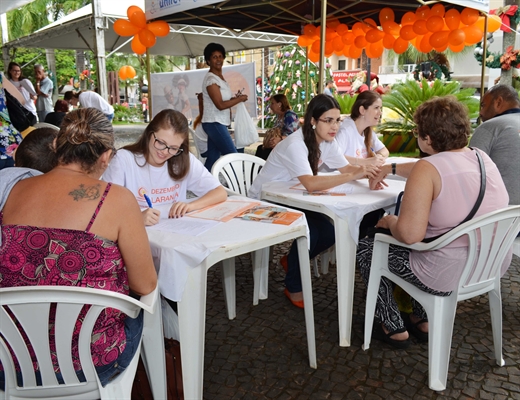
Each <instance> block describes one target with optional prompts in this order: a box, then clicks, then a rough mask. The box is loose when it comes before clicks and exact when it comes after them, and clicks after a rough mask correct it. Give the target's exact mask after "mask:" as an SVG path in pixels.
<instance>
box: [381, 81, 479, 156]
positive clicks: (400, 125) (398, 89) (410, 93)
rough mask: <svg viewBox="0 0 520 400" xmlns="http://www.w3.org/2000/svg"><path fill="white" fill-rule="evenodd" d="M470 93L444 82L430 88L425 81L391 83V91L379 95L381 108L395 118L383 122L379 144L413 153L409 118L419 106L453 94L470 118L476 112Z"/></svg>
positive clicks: (413, 123)
mask: <svg viewBox="0 0 520 400" xmlns="http://www.w3.org/2000/svg"><path fill="white" fill-rule="evenodd" d="M474 93H475V89H473V88H467V89H461V88H460V83H459V82H455V81H454V82H448V83H444V82H442V81H440V80H438V79H437V80H435V81H434V82H433V83H432V84H431V86H430V85H429V84H428V81H427V80H426V79H423V80H422V82H417V81H414V80H408V81H405V82H403V83H398V84H395V85H393V87H392V90H391V92H390V93H387V94H386V95H384V96H383V107H386V108H388V109H390V110H392V111H393V112H394V113H395V114H397V115H398V119H392V120H385V121H383V122H382V123H381V125H379V127H377V132H378V133H380V134H382V135H383V143H384V144H385V146H386V147H387V148H388V150H389V151H390V152H408V151H415V149H416V146H417V144H416V140H415V137H414V136H413V133H412V131H413V129H414V128H415V122H414V121H413V115H414V113H415V110H416V109H417V107H419V105H420V104H422V103H424V102H425V101H427V100H429V99H431V98H432V97H442V96H448V95H453V96H455V97H456V98H457V99H458V100H459V101H460V102H462V103H464V104H465V105H466V106H467V107H468V110H469V117H470V118H471V119H474V118H477V117H478V113H479V100H478V99H476V98H475V97H472V96H473V94H474ZM439 122H440V121H439ZM432 128H433V127H432Z"/></svg>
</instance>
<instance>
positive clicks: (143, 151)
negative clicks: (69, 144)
mask: <svg viewBox="0 0 520 400" xmlns="http://www.w3.org/2000/svg"><path fill="white" fill-rule="evenodd" d="M103 180H105V181H110V182H114V183H117V184H120V185H122V186H125V187H127V188H128V189H130V191H131V192H132V193H133V194H134V196H135V198H136V199H137V202H138V203H139V205H140V206H141V209H143V211H142V214H143V220H144V223H145V225H155V224H156V223H157V222H159V216H160V211H159V210H158V209H157V208H156V207H157V206H162V205H167V206H169V212H168V217H170V218H178V217H182V216H184V215H185V214H186V213H188V212H190V211H194V210H198V209H200V208H204V207H207V206H210V205H213V204H216V203H220V202H222V201H225V200H226V197H227V194H226V191H225V190H224V188H223V187H222V186H221V185H220V183H219V181H218V180H217V179H216V178H215V177H214V176H213V175H211V174H210V173H209V172H208V170H207V169H206V168H204V166H203V165H202V163H201V162H200V161H199V160H197V158H196V157H195V156H193V155H192V154H191V153H190V152H189V136H188V120H187V119H186V117H185V116H184V115H182V113H180V112H179V111H175V110H163V111H161V112H160V113H159V114H157V115H156V116H155V118H154V119H152V121H151V122H150V123H149V124H148V126H147V127H146V129H145V130H144V132H143V134H142V135H141V137H140V138H139V140H138V141H137V142H135V143H133V144H130V145H128V146H125V147H123V148H122V149H120V150H119V151H118V152H117V154H116V156H115V157H114V158H113V160H112V161H111V162H110V165H109V167H108V168H107V170H106V171H105V173H104V174H103ZM188 190H189V191H191V192H193V193H194V194H195V195H196V196H198V198H197V199H195V200H193V201H191V202H187V201H186V193H187V191H188Z"/></svg>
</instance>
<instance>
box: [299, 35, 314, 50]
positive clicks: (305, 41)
mask: <svg viewBox="0 0 520 400" xmlns="http://www.w3.org/2000/svg"><path fill="white" fill-rule="evenodd" d="M313 43H314V39H311V38H309V37H308V36H305V35H301V36H298V45H299V46H301V47H307V46H310V45H311V44H313Z"/></svg>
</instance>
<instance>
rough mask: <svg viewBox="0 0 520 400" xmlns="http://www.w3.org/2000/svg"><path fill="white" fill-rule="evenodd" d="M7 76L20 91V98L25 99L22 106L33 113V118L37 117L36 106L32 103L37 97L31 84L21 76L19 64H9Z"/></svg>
mask: <svg viewBox="0 0 520 400" xmlns="http://www.w3.org/2000/svg"><path fill="white" fill-rule="evenodd" d="M7 75H8V77H9V80H10V81H11V83H12V84H13V85H14V86H15V87H16V88H17V89H18V90H19V91H20V93H22V96H23V98H24V99H25V103H24V104H23V106H24V107H25V108H26V109H27V110H29V111H30V112H31V113H33V114H34V116H35V117H38V114H37V113H36V106H35V105H34V101H35V100H36V98H37V97H38V96H37V94H36V91H35V90H34V86H33V84H32V82H31V81H30V80H29V79H27V78H26V77H24V76H23V74H22V67H20V64H18V63H15V62H10V63H9V67H8V68H7Z"/></svg>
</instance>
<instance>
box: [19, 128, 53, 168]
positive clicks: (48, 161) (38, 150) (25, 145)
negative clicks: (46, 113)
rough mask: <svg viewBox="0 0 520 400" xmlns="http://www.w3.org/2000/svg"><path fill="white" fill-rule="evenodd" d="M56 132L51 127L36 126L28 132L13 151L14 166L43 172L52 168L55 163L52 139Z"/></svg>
mask: <svg viewBox="0 0 520 400" xmlns="http://www.w3.org/2000/svg"><path fill="white" fill-rule="evenodd" d="M58 132H59V130H57V129H53V128H37V129H35V130H33V131H32V132H30V133H29V134H28V135H27V136H26V137H25V138H24V139H23V140H22V143H20V145H19V146H18V148H17V149H16V151H15V153H14V163H15V166H16V167H24V168H31V169H35V170H38V171H41V172H43V173H46V172H49V171H50V170H51V169H53V168H54V167H55V166H56V165H57V160H56V152H55V149H54V145H55V144H54V141H55V140H56V138H57V137H58Z"/></svg>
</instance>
